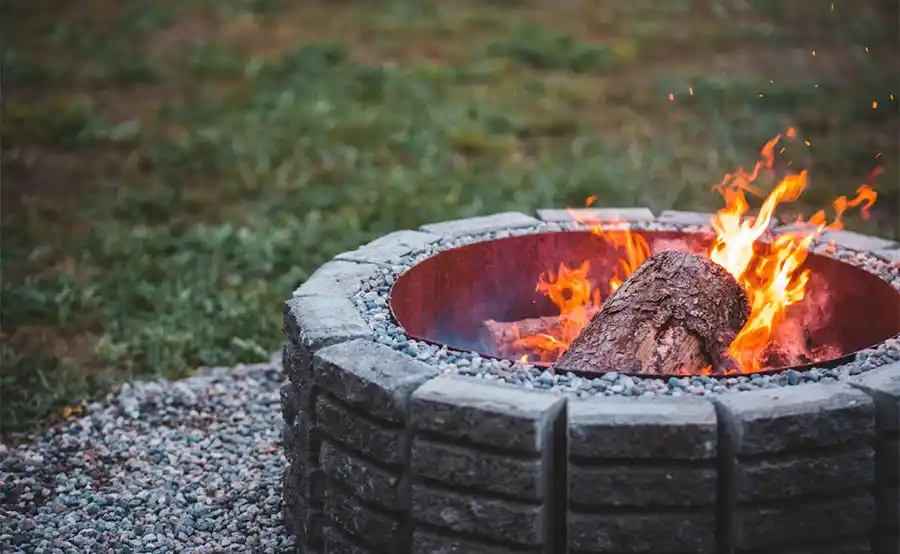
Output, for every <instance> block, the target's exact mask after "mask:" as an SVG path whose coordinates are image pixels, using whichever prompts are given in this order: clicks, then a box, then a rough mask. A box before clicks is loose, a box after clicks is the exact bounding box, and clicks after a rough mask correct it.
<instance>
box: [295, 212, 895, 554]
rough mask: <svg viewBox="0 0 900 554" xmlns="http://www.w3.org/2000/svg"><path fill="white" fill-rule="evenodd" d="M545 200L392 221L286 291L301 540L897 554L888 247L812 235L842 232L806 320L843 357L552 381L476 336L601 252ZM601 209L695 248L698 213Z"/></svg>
mask: <svg viewBox="0 0 900 554" xmlns="http://www.w3.org/2000/svg"><path fill="white" fill-rule="evenodd" d="M591 215H592V217H593V218H594V219H600V220H602V219H603V218H604V217H605V216H607V215H610V214H608V213H606V212H604V211H603V210H592V213H591ZM539 216H540V219H534V218H531V217H528V216H526V215H524V214H518V213H506V214H498V215H495V216H488V217H481V218H474V219H470V220H463V221H451V222H445V223H439V224H434V225H426V226H424V227H423V228H422V229H420V230H419V231H400V232H397V233H392V234H390V235H387V236H385V237H382V238H381V239H378V240H376V241H374V242H373V243H370V244H368V245H366V246H363V247H361V248H359V249H358V250H355V251H353V252H347V253H345V254H342V255H340V256H338V257H337V259H335V260H333V261H332V262H329V263H328V264H325V266H323V267H322V268H321V269H320V270H319V271H317V272H316V273H315V274H314V275H313V276H312V277H311V278H310V279H309V280H308V281H307V282H306V283H304V285H303V286H302V287H300V289H298V290H297V291H295V293H294V298H292V299H291V300H290V301H288V302H287V303H286V308H285V331H286V333H287V335H288V337H289V339H290V343H289V344H288V346H287V347H286V348H285V359H284V367H285V371H286V372H287V374H288V377H289V383H288V384H287V385H285V387H284V388H283V390H282V405H283V413H284V419H285V437H284V443H285V451H286V453H287V457H288V460H289V464H288V467H287V468H286V470H285V473H284V495H285V505H286V512H285V517H286V521H287V523H288V525H289V527H290V528H291V531H292V532H293V533H294V534H296V535H297V537H298V540H299V543H300V544H301V547H303V548H305V549H306V551H308V552H329V553H332V552H360V553H385V554H393V553H422V554H438V553H450V552H453V553H457V554H461V553H473V554H474V553H479V554H482V553H498V554H499V553H512V552H544V553H562V552H585V553H588V552H597V553H600V552H610V553H616V554H624V553H630V552H634V553H639V552H643V553H667V554H675V553H685V554H688V553H690V554H694V553H704V552H710V553H712V552H756V551H760V550H763V549H765V550H770V551H772V552H810V553H813V552H815V553H821V552H826V553H827V552H833V553H835V554H838V553H840V554H846V553H854V552H859V553H862V552H878V553H881V552H885V553H887V552H895V551H896V550H893V551H892V550H890V549H891V548H892V547H894V546H895V545H896V544H897V541H898V531H897V521H898V514H897V505H898V502H897V501H898V472H897V468H898V459H897V456H898V450H900V448H898V402H900V363H898V362H897V360H898V359H900V338H898V337H897V336H896V335H897V332H898V330H900V321H898V320H900V313H898V311H897V308H898V307H900V300H898V299H900V293H898V292H897V291H898V290H900V266H898V262H900V245H897V244H896V243H892V242H890V241H884V240H881V239H875V238H871V237H863V236H861V235H856V234H853V233H848V232H828V233H826V234H825V235H824V236H823V237H822V240H821V241H820V243H821V244H823V245H824V244H828V243H830V242H833V243H835V247H834V248H833V249H832V250H833V251H832V252H831V253H830V254H825V253H822V254H820V255H811V256H810V258H809V259H808V260H807V263H806V267H809V268H810V269H811V270H812V274H813V276H816V277H815V279H813V280H811V282H810V285H809V291H810V292H809V294H810V297H811V298H813V297H815V296H817V295H818V294H819V293H818V292H815V291H817V290H818V291H826V292H827V294H826V295H825V296H826V297H827V298H828V303H827V308H828V310H829V313H830V314H831V315H832V317H831V319H830V320H829V325H822V326H820V327H817V328H810V329H808V330H809V335H810V341H811V342H813V343H822V344H824V343H828V344H833V345H835V346H836V347H838V349H839V355H837V356H831V357H830V359H828V360H823V359H816V360H815V362H814V363H812V364H807V365H809V366H815V367H809V368H806V367H793V368H791V369H786V370H785V369H784V368H772V369H773V371H772V372H770V373H769V374H765V375H763V374H754V375H736V376H727V377H724V378H715V377H710V376H704V375H696V376H683V377H675V376H668V377H665V378H656V377H655V376H649V377H648V376H647V375H639V376H634V375H620V374H617V373H615V372H613V373H606V374H603V375H602V376H590V375H585V376H579V375H574V374H566V375H555V374H553V372H551V371H549V370H548V369H547V368H544V367H539V366H534V365H528V364H520V363H517V362H515V361H513V360H507V359H498V358H497V357H491V354H492V352H489V351H484V347H483V343H482V342H481V341H480V340H478V338H477V337H478V336H477V334H476V331H477V329H478V325H476V323H480V322H482V321H484V320H485V319H501V320H509V321H511V320H516V319H520V318H525V317H534V316H541V315H550V314H552V313H553V312H552V311H551V310H550V309H549V308H550V306H548V305H547V304H546V303H543V304H542V302H545V300H544V299H543V297H541V296H540V295H539V294H536V293H535V292H534V284H535V282H536V280H537V277H538V275H539V274H540V273H541V272H542V271H546V270H547V269H552V266H553V265H554V264H558V263H559V262H566V263H575V262H580V261H581V260H584V259H590V260H593V261H594V263H592V267H594V268H595V269H596V270H597V271H598V272H602V271H603V269H604V268H608V267H609V265H610V264H611V263H614V261H615V259H614V258H613V256H611V252H608V251H606V250H604V243H603V241H601V240H596V239H595V238H594V237H591V236H590V234H589V233H586V232H579V230H583V227H581V226H579V225H577V224H573V223H571V219H570V216H569V215H568V214H567V213H566V212H565V211H556V210H549V211H543V212H540V213H539ZM615 216H616V218H617V219H623V218H624V219H626V220H629V221H630V224H631V227H632V228H633V229H637V230H640V231H641V232H642V233H644V234H646V235H647V236H648V238H652V239H660V240H669V239H673V238H678V239H686V240H687V241H688V242H698V243H700V244H702V243H703V241H704V240H705V239H704V235H703V234H702V233H697V231H699V230H700V227H702V226H703V225H704V224H705V222H706V221H708V218H709V216H708V215H704V214H684V213H675V212H664V213H663V214H661V215H660V216H659V217H654V216H653V214H651V213H649V210H644V209H628V210H616V212H615ZM563 231H565V232H563ZM778 231H779V230H778V229H775V230H774V232H775V233H776V234H777V233H778ZM674 233H677V234H674ZM488 241H490V242H488ZM454 248H455V250H454ZM510 268H515V271H513V270H511V269H510ZM817 283H818V284H817ZM391 287H393V292H392V293H391V298H390V301H389V299H388V291H389V290H390V289H391ZM823 294H824V293H823ZM389 302H390V303H389ZM391 308H393V313H394V315H395V316H396V321H395V320H394V318H393V317H392V315H391V310H390V309H391ZM892 310H893V313H891V311H892ZM398 323H399V324H400V325H402V327H400V325H397V324H398ZM404 329H405V331H404ZM406 331H408V332H409V334H407V332H406ZM478 351H481V352H482V353H481V354H478V353H476V352H478Z"/></svg>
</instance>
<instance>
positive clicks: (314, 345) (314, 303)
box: [284, 296, 375, 354]
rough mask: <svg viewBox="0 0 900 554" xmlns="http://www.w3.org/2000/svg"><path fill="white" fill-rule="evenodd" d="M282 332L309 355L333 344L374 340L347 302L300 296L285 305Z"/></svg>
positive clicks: (357, 312) (365, 325)
mask: <svg viewBox="0 0 900 554" xmlns="http://www.w3.org/2000/svg"><path fill="white" fill-rule="evenodd" d="M284 332H285V334H286V335H287V337H288V339H290V341H291V342H293V343H294V344H295V345H297V346H300V347H302V348H305V349H306V352H307V353H308V354H313V353H315V352H316V351H317V350H319V349H320V348H324V347H326V346H331V345H332V344H337V343H340V342H346V341H349V340H353V339H369V338H373V337H374V336H375V335H374V333H373V332H372V329H371V328H370V327H369V325H368V324H367V323H366V322H365V320H364V319H363V318H362V316H361V315H360V314H359V310H357V309H356V306H354V305H353V303H352V302H351V301H350V300H348V299H346V298H331V297H322V296H301V297H298V298H292V299H291V300H288V301H287V302H285V304H284Z"/></svg>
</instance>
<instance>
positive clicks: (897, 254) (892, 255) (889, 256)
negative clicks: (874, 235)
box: [875, 248, 900, 265]
mask: <svg viewBox="0 0 900 554" xmlns="http://www.w3.org/2000/svg"><path fill="white" fill-rule="evenodd" d="M875 255H877V256H878V257H880V258H884V259H885V260H887V261H888V262H891V263H893V264H894V265H900V248H895V249H888V250H878V251H876V252H875Z"/></svg>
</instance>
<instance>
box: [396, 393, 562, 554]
mask: <svg viewBox="0 0 900 554" xmlns="http://www.w3.org/2000/svg"><path fill="white" fill-rule="evenodd" d="M564 405H565V400H564V399H563V398H562V397H558V396H556V395H552V394H549V393H541V392H535V391H527V390H525V389H519V388H516V387H511V386H500V385H496V384H489V383H478V382H473V381H471V380H466V379H459V378H455V379H454V378H445V377H442V378H438V379H434V380H432V381H430V382H428V383H427V384H425V385H423V386H422V387H421V388H419V389H418V390H417V391H416V392H415V393H414V394H413V398H412V409H411V417H412V423H413V426H414V428H415V435H414V438H413V444H412V458H411V462H412V474H413V487H412V513H413V519H414V525H415V531H414V534H413V547H412V551H413V552H414V553H415V554H436V553H443V552H446V553H448V554H449V553H451V552H453V553H455V554H477V553H482V552H495V553H497V554H499V553H506V554H509V553H513V552H542V553H545V554H550V553H553V552H561V550H560V548H561V547H562V546H563V544H564V543H562V536H561V535H562V533H563V532H564V529H562V528H561V526H560V525H559V523H560V521H561V520H559V519H558V518H557V517H555V515H556V514H558V513H559V512H560V511H561V509H562V507H563V506H562V505H560V504H561V503H562V501H563V500H562V498H563V497H562V496H561V493H562V492H563V490H564V489H563V488H564V486H565V461H564V460H565V458H564V455H565V452H564V449H563V445H562V442H561V440H560V439H561V438H562V437H563V436H564V435H563V433H564V430H565V412H564V409H563V407H564Z"/></svg>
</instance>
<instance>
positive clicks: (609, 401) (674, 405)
mask: <svg viewBox="0 0 900 554" xmlns="http://www.w3.org/2000/svg"><path fill="white" fill-rule="evenodd" d="M568 410H569V456H570V457H576V458H591V459H601V460H634V459H638V460H640V459H656V460H708V459H714V458H715V457H716V444H717V440H718V439H717V433H718V431H717V426H716V412H715V408H714V406H713V404H712V403H711V402H709V401H707V400H703V399H699V398H641V397H638V398H633V397H620V398H614V397H609V398H607V397H597V398H592V399H590V400H574V401H571V402H569V408H568Z"/></svg>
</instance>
